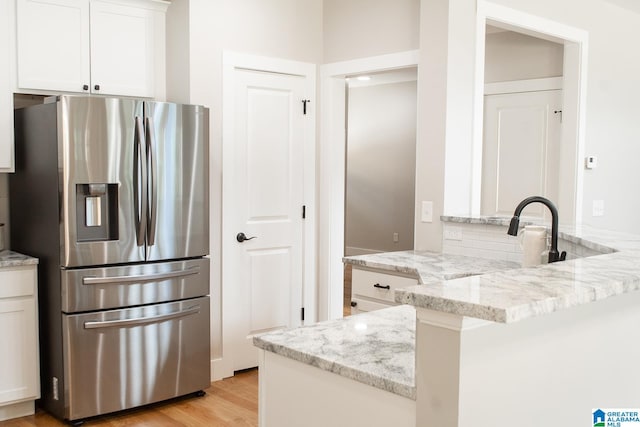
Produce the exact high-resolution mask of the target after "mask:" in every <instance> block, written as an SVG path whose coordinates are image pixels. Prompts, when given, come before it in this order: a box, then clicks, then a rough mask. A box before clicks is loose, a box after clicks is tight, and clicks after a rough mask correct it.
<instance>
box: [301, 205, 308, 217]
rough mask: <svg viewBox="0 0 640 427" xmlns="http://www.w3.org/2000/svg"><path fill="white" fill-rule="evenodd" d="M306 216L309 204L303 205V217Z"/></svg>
mask: <svg viewBox="0 0 640 427" xmlns="http://www.w3.org/2000/svg"><path fill="white" fill-rule="evenodd" d="M306 217H307V206H306V205H302V219H305V218H306Z"/></svg>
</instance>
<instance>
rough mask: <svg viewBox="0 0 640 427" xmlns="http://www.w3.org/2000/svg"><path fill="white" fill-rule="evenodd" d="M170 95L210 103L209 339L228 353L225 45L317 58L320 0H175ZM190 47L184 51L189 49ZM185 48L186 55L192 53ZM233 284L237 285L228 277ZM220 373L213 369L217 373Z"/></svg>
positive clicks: (170, 18)
mask: <svg viewBox="0 0 640 427" xmlns="http://www.w3.org/2000/svg"><path fill="white" fill-rule="evenodd" d="M167 31H168V32H169V34H168V35H167V39H171V42H170V43H169V45H168V51H167V63H168V70H167V75H168V76H167V77H168V78H167V81H168V83H167V86H168V87H167V95H168V100H169V101H174V100H176V101H179V102H189V103H193V104H203V105H206V106H208V107H209V108H210V109H211V111H210V127H211V128H210V147H211V150H210V152H211V161H210V165H211V170H210V175H211V181H210V182H211V199H210V200H211V221H210V226H211V237H210V239H211V240H210V242H211V243H210V249H211V290H210V294H211V343H212V349H211V350H212V358H213V359H219V358H221V357H222V355H223V348H222V307H221V306H220V302H221V293H222V289H223V287H224V284H222V283H221V239H220V236H221V227H222V217H221V213H222V209H221V206H220V202H221V200H222V85H223V82H222V52H223V51H224V50H230V51H235V52H242V53H250V54H255V55H262V56H271V57H277V58H284V59H291V60H296V61H303V62H311V63H320V62H321V58H322V1H321V0H173V1H172V2H171V5H170V6H169V9H168V11H167ZM185 51H186V52H185ZM187 52H188V54H187ZM231 285H232V284H231ZM213 375H214V376H217V374H216V372H214V373H213Z"/></svg>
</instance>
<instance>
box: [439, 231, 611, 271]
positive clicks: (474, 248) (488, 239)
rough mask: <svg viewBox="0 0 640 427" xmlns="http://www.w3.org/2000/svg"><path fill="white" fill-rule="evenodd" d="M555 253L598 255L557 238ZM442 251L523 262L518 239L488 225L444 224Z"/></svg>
mask: <svg viewBox="0 0 640 427" xmlns="http://www.w3.org/2000/svg"><path fill="white" fill-rule="evenodd" d="M558 250H559V251H566V252H567V259H575V258H583V257H587V256H592V255H600V254H601V252H598V251H596V250H593V249H589V248H586V247H584V246H580V245H577V244H575V243H572V242H569V241H566V240H563V239H561V238H560V239H558ZM442 252H443V253H446V254H454V255H466V256H472V257H476V258H484V259H495V260H502V261H513V262H518V263H522V258H523V254H522V248H521V247H520V240H519V238H518V237H517V236H510V235H508V234H507V227H506V226H502V225H491V224H467V223H447V222H444V223H443V228H442Z"/></svg>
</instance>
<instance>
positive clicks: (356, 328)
mask: <svg viewBox="0 0 640 427" xmlns="http://www.w3.org/2000/svg"><path fill="white" fill-rule="evenodd" d="M415 322H416V314H415V309H414V308H413V307H411V306H408V305H401V306H395V307H390V308H385V309H382V310H377V311H372V312H369V313H362V314H357V315H354V316H349V317H345V318H343V319H339V320H330V321H327V322H320V323H317V324H315V325H311V326H303V327H300V328H295V329H289V330H280V331H275V332H269V333H266V334H263V335H259V336H256V337H254V338H253V344H254V345H255V346H257V347H259V348H261V349H263V350H267V351H270V352H273V353H276V354H279V355H281V356H284V357H287V358H290V359H293V360H297V361H299V362H302V363H305V364H308V365H311V366H315V367H318V368H320V369H323V370H325V371H329V372H333V373H335V374H338V375H341V376H343V377H346V378H350V379H353V380H355V381H359V382H361V383H364V384H367V385H370V386H373V387H377V388H380V389H382V390H386V391H389V392H392V393H395V394H398V395H400V396H404V397H407V398H409V399H413V400H415V398H416V389H415Z"/></svg>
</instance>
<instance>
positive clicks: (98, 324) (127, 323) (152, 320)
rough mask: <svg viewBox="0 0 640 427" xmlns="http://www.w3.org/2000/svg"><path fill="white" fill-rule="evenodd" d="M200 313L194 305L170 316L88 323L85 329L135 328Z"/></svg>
mask: <svg viewBox="0 0 640 427" xmlns="http://www.w3.org/2000/svg"><path fill="white" fill-rule="evenodd" d="M199 312H200V306H199V305H194V306H191V307H189V308H186V309H184V310H181V311H175V312H173V313H168V314H160V315H158V316H149V317H134V318H132V319H118V320H103V321H88V322H84V328H85V329H99V328H113V327H121V326H135V325H144V324H146V323H157V322H162V321H164V320H169V319H175V318H178V317H185V316H189V315H192V314H198V313H199Z"/></svg>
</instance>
